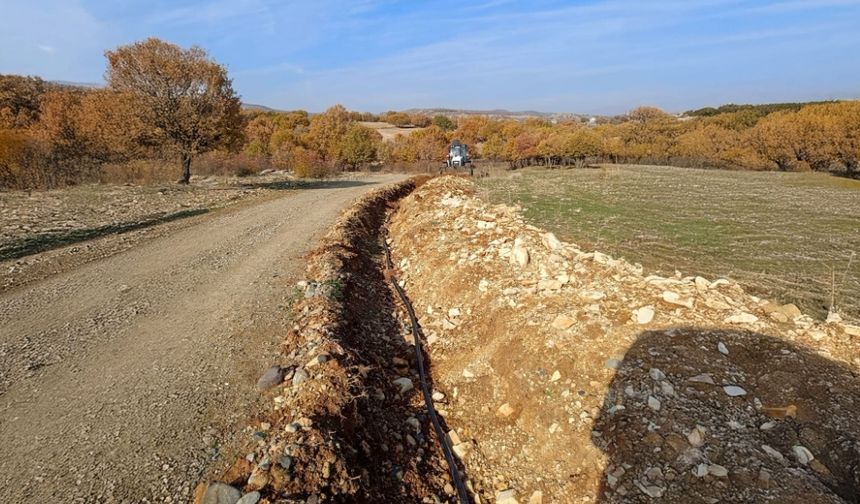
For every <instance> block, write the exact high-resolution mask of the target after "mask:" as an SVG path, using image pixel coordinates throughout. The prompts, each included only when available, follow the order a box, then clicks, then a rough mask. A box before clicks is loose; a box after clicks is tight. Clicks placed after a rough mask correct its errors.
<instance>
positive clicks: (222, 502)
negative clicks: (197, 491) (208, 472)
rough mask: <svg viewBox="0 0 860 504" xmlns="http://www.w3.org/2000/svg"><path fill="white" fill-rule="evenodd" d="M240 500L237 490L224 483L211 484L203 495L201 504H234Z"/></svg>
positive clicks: (239, 493) (240, 496)
mask: <svg viewBox="0 0 860 504" xmlns="http://www.w3.org/2000/svg"><path fill="white" fill-rule="evenodd" d="M241 498H242V493H241V492H239V490H236V489H235V488H233V487H231V486H230V485H225V484H224V483H211V484H210V485H209V487H208V488H207V489H206V493H204V494H203V500H202V501H201V503H202V504H236V502H238V501H239V499H241Z"/></svg>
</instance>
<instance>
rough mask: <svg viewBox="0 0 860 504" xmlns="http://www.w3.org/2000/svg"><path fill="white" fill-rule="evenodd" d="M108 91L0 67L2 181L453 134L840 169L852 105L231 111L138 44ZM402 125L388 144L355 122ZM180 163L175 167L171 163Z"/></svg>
mask: <svg viewBox="0 0 860 504" xmlns="http://www.w3.org/2000/svg"><path fill="white" fill-rule="evenodd" d="M106 54H107V59H108V71H107V74H106V75H107V86H106V87H104V88H92V87H80V88H76V87H70V86H65V85H58V84H51V83H48V82H45V81H43V80H42V79H40V78H38V77H23V76H16V75H5V76H4V75H0V188H4V187H5V188H25V189H26V188H45V187H57V186H62V185H66V184H75V183H80V182H83V181H109V182H147V181H153V180H159V181H163V180H168V179H174V180H175V179H176V178H177V175H178V174H179V175H180V177H179V179H180V181H181V182H188V180H189V179H190V176H191V165H192V161H193V162H194V163H195V164H194V166H195V168H194V172H195V173H198V174H230V175H240V176H241V175H247V174H251V173H256V172H258V171H260V170H263V169H265V168H281V169H287V170H292V171H294V172H295V173H296V174H297V175H300V176H312V177H321V176H325V175H327V174H329V173H331V172H332V171H333V170H351V169H357V168H360V167H362V166H367V165H369V164H373V163H387V164H399V163H418V162H425V163H436V162H440V161H442V160H444V159H445V156H446V155H447V146H448V145H449V144H450V142H451V141H452V140H453V139H459V140H460V141H462V142H464V143H466V144H468V145H471V146H472V147H473V148H472V153H473V155H474V156H475V157H478V158H481V157H482V158H485V159H489V160H495V161H501V162H507V163H508V164H509V165H510V166H511V167H513V168H517V167H522V166H529V165H545V166H566V165H583V164H585V163H587V162H590V161H605V162H624V163H654V164H672V165H681V166H694V167H715V168H731V169H752V170H777V169H778V170H820V171H825V170H843V171H846V172H848V173H851V174H853V173H856V172H857V169H858V160H860V102H857V101H845V102H821V103H814V104H774V105H755V106H747V105H725V106H723V107H719V108H716V109H700V110H697V111H691V112H690V113H688V114H687V117H684V116H682V117H680V118H679V117H676V116H673V115H670V114H666V113H664V112H662V111H661V110H659V109H656V108H653V107H640V108H637V109H635V110H633V111H631V112H629V113H628V114H626V115H624V116H619V117H615V118H612V120H608V121H598V122H597V123H595V124H592V123H584V122H582V121H581V120H580V119H577V118H570V119H566V120H562V121H553V120H549V119H546V118H530V119H525V120H516V119H497V118H490V117H484V116H464V117H459V118H451V117H448V116H445V115H436V116H435V117H429V116H427V115H424V114H421V113H412V114H410V113H405V112H395V111H391V112H386V113H384V114H380V115H376V114H371V113H362V112H351V111H348V110H346V109H345V108H344V107H342V106H340V105H337V106H334V107H331V108H330V109H328V110H326V111H325V112H324V113H321V114H308V113H307V112H305V111H292V112H276V111H260V110H247V109H246V110H242V109H241V102H240V101H239V98H238V96H237V95H236V94H235V92H234V91H233V89H232V83H231V81H230V79H229V77H228V75H227V72H226V69H225V68H224V67H223V66H221V65H220V64H218V63H217V62H215V61H213V60H211V59H210V58H209V57H208V55H207V54H206V53H205V52H204V51H203V50H202V49H199V48H197V47H192V48H190V49H183V48H180V47H178V46H175V45H173V44H169V43H166V42H163V41H160V40H158V39H148V40H145V41H142V42H137V43H135V44H131V45H128V46H123V47H119V48H117V49H115V50H113V51H108V52H107V53H106ZM378 121H383V122H388V123H391V124H394V125H396V126H400V127H403V128H404V130H403V131H404V134H402V135H398V136H397V137H396V138H395V139H394V140H393V141H383V140H382V136H381V135H380V134H379V133H378V132H377V131H376V130H375V129H374V128H372V127H368V126H367V125H365V124H363V123H366V122H378ZM176 164H178V165H179V166H180V167H181V171H179V170H177V169H176V168H174V167H171V165H173V166H175V165H176Z"/></svg>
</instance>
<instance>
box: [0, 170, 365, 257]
mask: <svg viewBox="0 0 860 504" xmlns="http://www.w3.org/2000/svg"><path fill="white" fill-rule="evenodd" d="M368 184H370V182H362V181H360V180H319V181H304V180H302V181H295V180H286V181H276V182H260V183H248V184H242V185H239V186H238V188H240V189H267V190H277V191H286V190H306V189H340V188H349V187H359V186H364V185H368ZM236 189H237V187H225V188H223V189H222V188H212V190H236ZM210 211H211V209H209V208H197V209H188V210H181V211H179V212H172V213H167V214H155V215H150V216H146V217H143V218H141V219H139V220H135V221H131V222H121V223H111V224H107V225H104V226H98V227H94V228H86V229H72V230H68V231H57V232H49V233H40V234H36V235H33V236H29V237H27V238H23V239H19V240H14V241H10V242H7V243H2V244H0V261H7V260H10V259H20V258H21V257H25V256H28V255H32V254H38V253H40V252H45V251H47V250H52V249H56V248H60V247H65V246H67V245H74V244H75V243H80V242H84V241H88V240H94V239H96V238H101V237H103V236H108V235H114V234H122V233H128V232H130V231H137V230H140V229H145V228H148V227H152V226H157V225H159V224H165V223H167V222H171V221H175V220H180V219H185V218H188V217H194V216H197V215H202V214H205V213H208V212H210Z"/></svg>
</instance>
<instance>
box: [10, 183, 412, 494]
mask: <svg viewBox="0 0 860 504" xmlns="http://www.w3.org/2000/svg"><path fill="white" fill-rule="evenodd" d="M397 179H398V177H397V176H375V177H368V178H364V179H361V180H357V181H336V182H331V183H328V184H321V185H317V186H313V188H309V189H307V190H301V191H295V192H291V193H285V196H284V197H279V198H268V199H263V200H262V201H260V202H257V203H254V204H247V205H240V206H238V207H235V208H229V209H226V210H222V211H219V212H216V213H213V214H210V215H204V216H200V217H195V218H194V219H197V220H196V221H195V222H194V223H193V225H185V226H182V227H179V228H177V229H175V230H174V231H173V232H171V233H165V234H161V235H156V236H155V237H153V238H150V239H148V240H141V241H140V242H139V243H137V244H136V245H135V246H134V247H132V248H129V249H127V250H125V251H124V252H119V253H114V254H113V255H110V256H109V257H106V258H102V259H98V260H93V261H92V262H89V263H86V264H82V265H78V264H74V265H73V267H71V268H70V269H68V270H66V271H60V272H58V273H55V274H52V275H51V276H48V277H47V278H45V279H44V280H40V281H36V282H32V283H29V284H27V285H24V286H22V287H17V288H11V289H9V290H7V291H6V292H3V293H0V495H3V496H4V497H5V500H4V502H10V503H12V502H53V501H56V499H57V498H58V497H59V496H61V497H59V498H60V500H61V501H62V502H100V503H101V502H104V503H111V502H177V501H187V500H188V499H189V498H190V496H191V491H192V488H189V485H191V483H190V482H193V481H196V480H198V479H199V478H200V477H201V475H202V474H203V472H204V471H205V470H206V467H207V466H208V464H209V463H211V461H212V460H215V459H218V458H219V457H222V456H224V457H226V456H228V453H227V452H228V451H229V449H230V448H229V447H230V446H231V439H230V438H229V436H228V435H227V434H226V433H228V432H231V431H232V430H233V428H234V427H235V426H237V425H240V424H243V423H246V422H247V416H248V414H249V412H250V411H252V410H253V408H254V406H255V405H258V404H259V392H257V391H255V388H254V387H255V382H256V380H257V378H258V377H259V376H260V374H261V372H262V371H263V370H265V369H266V368H267V367H268V366H269V365H270V364H271V359H272V357H273V356H274V355H275V354H276V350H277V348H276V345H277V343H278V342H280V341H281V340H282V335H283V333H284V332H286V330H287V327H288V323H289V320H288V315H287V314H288V310H287V309H286V308H287V306H288V305H289V304H290V302H291V297H292V293H293V287H292V286H293V285H294V283H295V281H296V275H297V274H298V273H299V272H300V270H301V267H302V266H303V264H304V259H303V255H304V254H305V253H306V252H307V251H309V250H310V249H311V248H312V247H313V245H314V243H315V242H316V241H317V239H318V238H319V237H320V236H321V234H322V231H323V230H324V229H325V228H326V227H327V226H328V224H329V223H330V222H332V221H333V220H334V218H335V216H336V215H337V214H338V212H339V211H340V210H341V209H343V208H344V207H346V206H347V205H348V204H349V203H350V202H351V201H352V200H353V199H355V198H356V197H357V196H359V195H360V194H362V193H364V192H365V191H367V190H369V189H370V188H372V187H374V186H377V185H379V184H381V183H385V182H390V181H394V180H397ZM135 232H136V231H134V232H133V233H135Z"/></svg>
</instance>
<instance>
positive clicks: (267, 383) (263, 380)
mask: <svg viewBox="0 0 860 504" xmlns="http://www.w3.org/2000/svg"><path fill="white" fill-rule="evenodd" d="M285 375H286V369H284V368H282V367H281V366H278V365H277V364H276V365H274V366H272V367H270V368H269V369H267V370H266V371H265V372H264V373H263V376H261V377H260V379H259V380H257V389H258V390H268V389H270V388H272V387H275V386H277V385H280V384H281V382H283V381H284V376H285Z"/></svg>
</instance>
